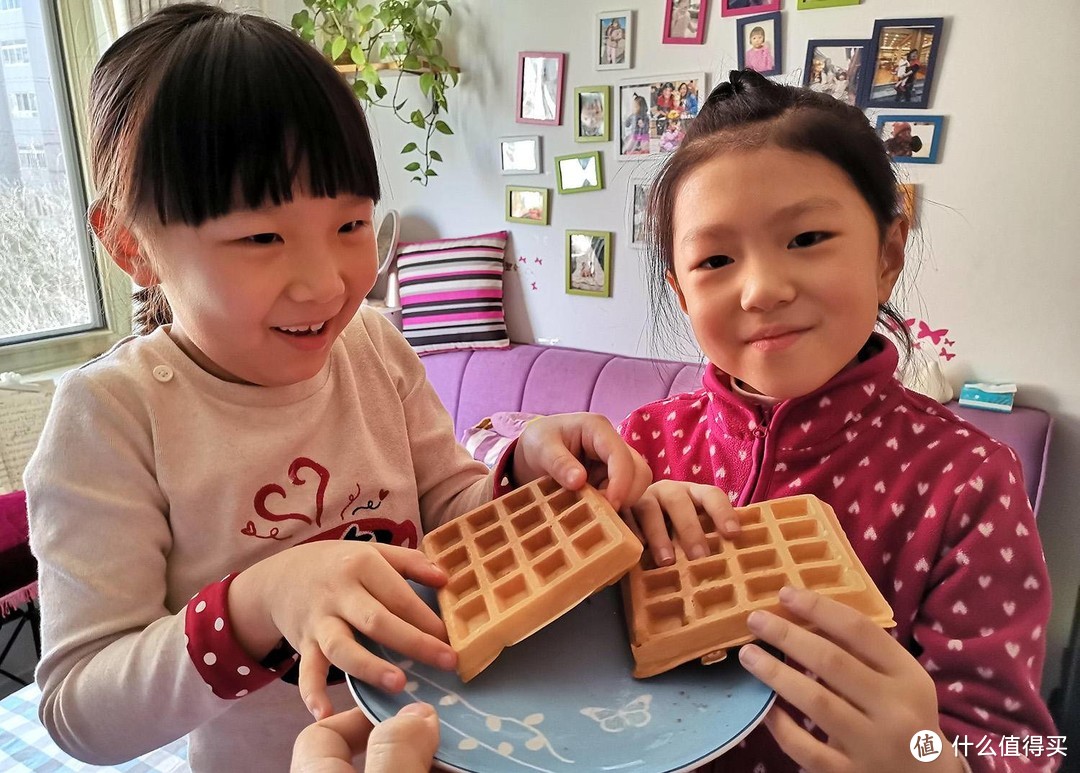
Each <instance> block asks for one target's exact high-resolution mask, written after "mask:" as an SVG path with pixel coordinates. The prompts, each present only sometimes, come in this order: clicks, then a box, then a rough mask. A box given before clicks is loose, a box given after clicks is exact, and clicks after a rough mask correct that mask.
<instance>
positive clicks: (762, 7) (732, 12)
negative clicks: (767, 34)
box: [720, 0, 781, 16]
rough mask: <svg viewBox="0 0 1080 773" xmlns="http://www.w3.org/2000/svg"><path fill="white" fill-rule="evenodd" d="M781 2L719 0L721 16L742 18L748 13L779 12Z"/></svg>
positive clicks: (769, 0)
mask: <svg viewBox="0 0 1080 773" xmlns="http://www.w3.org/2000/svg"><path fill="white" fill-rule="evenodd" d="M780 2H781V0H720V15H721V16H744V15H746V14H750V13H767V12H769V11H779V10H780Z"/></svg>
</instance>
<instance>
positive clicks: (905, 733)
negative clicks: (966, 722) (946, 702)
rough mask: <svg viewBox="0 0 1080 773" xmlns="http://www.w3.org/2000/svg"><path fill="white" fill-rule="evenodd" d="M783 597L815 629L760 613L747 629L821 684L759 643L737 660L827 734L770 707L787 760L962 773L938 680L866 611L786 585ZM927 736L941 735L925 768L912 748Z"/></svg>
mask: <svg viewBox="0 0 1080 773" xmlns="http://www.w3.org/2000/svg"><path fill="white" fill-rule="evenodd" d="M780 600H781V602H782V603H783V605H784V608H785V609H786V610H787V611H788V612H790V613H792V614H793V615H794V616H795V617H797V618H801V619H802V620H805V621H806V622H807V623H809V624H810V625H812V626H813V627H814V628H815V629H816V630H817V633H814V632H811V631H808V630H806V629H804V628H800V627H799V626H798V625H794V624H793V623H791V622H789V621H787V620H784V619H783V618H781V617H779V616H777V615H773V614H770V613H768V612H763V611H758V612H754V613H752V614H751V615H750V618H749V620H748V621H747V625H748V626H749V628H750V630H751V631H752V632H753V633H754V634H755V635H756V636H758V637H759V638H760V639H762V640H763V641H765V642H767V643H769V644H771V645H773V646H775V647H777V648H779V649H780V650H781V651H783V652H784V653H785V654H786V655H788V656H789V657H790V658H791V659H793V660H796V661H798V663H800V664H802V665H803V666H804V667H805V668H806V669H807V670H808V671H810V672H811V673H813V674H814V675H815V676H816V677H817V679H816V680H815V679H813V678H811V677H809V676H807V675H806V674H805V673H804V672H803V671H801V670H798V669H795V668H792V667H791V666H789V665H787V664H785V663H783V662H781V661H780V660H778V659H777V658H774V657H773V656H772V655H770V654H768V653H767V652H765V650H763V649H762V648H761V647H758V646H756V645H753V644H747V645H745V646H743V647H742V649H740V650H739V660H740V661H741V662H742V664H743V665H744V666H745V667H746V668H747V670H749V671H750V672H751V673H752V674H754V676H756V677H757V678H758V679H760V680H761V681H763V682H764V683H765V684H767V685H769V686H770V687H772V688H773V689H774V690H776V693H777V695H778V696H780V697H781V698H783V699H785V700H786V701H787V702H788V703H790V704H791V705H792V706H794V707H795V708H796V709H798V710H799V711H801V712H803V713H804V714H805V715H806V717H807V718H808V719H810V720H811V721H812V722H814V723H815V724H816V725H817V726H818V727H820V728H821V729H822V730H823V731H824V732H825V733H826V735H828V738H829V740H828V742H827V743H826V742H822V741H820V740H818V739H817V738H815V737H814V736H813V735H812V734H811V733H810V732H808V731H807V730H805V729H804V728H803V726H802V725H800V724H798V723H797V722H796V721H795V720H793V719H792V718H791V716H790V715H789V714H788V713H787V712H786V711H784V710H783V709H781V708H779V707H778V706H777V707H774V708H773V709H772V710H771V711H770V712H769V713H768V714H767V715H766V717H765V725H766V727H768V728H769V732H771V733H772V735H773V737H774V738H775V739H776V742H777V743H778V744H779V745H780V748H781V749H783V751H784V753H785V754H787V755H788V756H790V757H791V758H792V759H793V760H794V761H795V762H796V763H797V764H798V765H799V766H800V767H801V768H803V769H805V770H807V771H810V773H816V771H828V772H829V773H856V771H868V770H888V771H892V772H894V773H903V772H904V771H913V772H914V771H919V772H920V773H927V771H955V772H956V773H959V772H960V771H962V770H964V769H965V768H964V764H963V762H962V761H961V760H960V759H959V758H957V757H955V756H954V755H953V752H952V749H951V748H950V746H949V742H948V741H947V740H945V738H944V733H943V732H942V731H941V728H940V727H939V725H938V703H937V694H936V692H935V689H934V682H933V680H932V679H931V677H930V675H929V674H927V673H926V671H925V670H924V669H923V667H922V666H921V665H920V664H919V663H918V661H916V660H915V658H913V657H912V656H911V655H910V654H909V653H908V652H907V650H905V649H904V648H903V647H902V646H900V644H898V643H897V642H896V640H895V639H893V638H892V636H890V635H889V634H888V633H887V632H886V631H884V630H883V629H882V628H881V627H879V626H878V625H877V624H875V623H874V622H873V621H871V620H870V619H869V618H867V617H866V616H865V615H863V614H862V613H861V612H859V611H857V610H855V609H852V608H851V607H849V606H846V605H844V604H840V603H838V602H836V601H834V600H833V599H830V598H828V597H825V596H822V595H820V594H818V593H814V592H813V591H809V590H804V589H797V588H791V587H787V588H784V589H783V590H782V591H781V592H780ZM927 730H932V731H933V732H935V733H936V734H937V736H938V739H939V740H938V742H937V744H936V748H937V750H938V751H940V752H941V754H940V756H939V757H938V758H937V759H936V760H935V761H933V762H929V763H928V762H925V761H923V760H921V759H919V758H917V757H916V756H915V754H914V753H913V751H912V750H913V746H912V739H913V738H914V737H915V736H916V734H921V733H922V732H924V731H927ZM942 746H944V748H941V747H942Z"/></svg>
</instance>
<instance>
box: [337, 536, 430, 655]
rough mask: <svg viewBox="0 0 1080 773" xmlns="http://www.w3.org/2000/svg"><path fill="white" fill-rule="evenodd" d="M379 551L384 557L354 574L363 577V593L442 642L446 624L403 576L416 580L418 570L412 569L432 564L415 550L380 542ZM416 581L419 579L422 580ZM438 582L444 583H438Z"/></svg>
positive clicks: (361, 583)
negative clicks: (358, 573)
mask: <svg viewBox="0 0 1080 773" xmlns="http://www.w3.org/2000/svg"><path fill="white" fill-rule="evenodd" d="M379 551H380V553H381V554H382V555H383V556H384V557H385V558H386V559H387V560H386V561H383V562H378V561H372V563H371V565H370V566H369V567H367V568H366V570H365V573H364V574H360V575H358V576H359V577H363V578H365V579H364V580H363V581H362V582H360V585H361V586H362V587H363V589H364V592H365V593H367V594H372V595H373V596H375V597H377V598H378V600H379V602H380V603H381V604H383V605H385V606H386V608H387V609H389V610H390V612H391V613H392V614H394V615H396V616H397V617H400V618H401V619H403V620H405V621H407V622H409V623H411V624H412V625H414V626H416V627H417V628H418V629H420V630H421V631H423V632H424V633H427V634H429V635H431V636H433V637H435V638H437V639H441V640H443V641H446V638H447V637H446V626H445V625H444V624H443V621H442V618H441V617H439V615H438V613H437V612H435V610H433V609H432V608H431V607H429V606H428V605H427V604H425V603H424V600H423V599H421V598H420V597H419V596H418V595H416V591H414V590H413V589H412V587H411V586H410V585H409V583H407V582H406V581H405V579H404V578H405V577H409V578H410V579H414V580H417V579H418V578H417V575H418V574H419V573H421V572H417V571H416V568H417V567H420V568H422V566H423V565H427V566H434V564H432V563H431V562H430V561H428V559H427V557H426V556H424V554H423V553H421V552H420V551H419V550H410V549H408V548H398V547H393V546H387V545H380V546H379ZM436 568H437V567H436ZM438 571H439V574H440V576H442V577H445V576H446V575H445V573H444V572H443V571H442V570H441V569H438ZM403 575H404V576H403ZM418 581H420V582H422V580H418ZM442 584H445V582H443V583H440V585H442Z"/></svg>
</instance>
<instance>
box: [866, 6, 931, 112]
mask: <svg viewBox="0 0 1080 773" xmlns="http://www.w3.org/2000/svg"><path fill="white" fill-rule="evenodd" d="M944 26H945V20H944V18H943V17H940V16H938V17H933V18H925V19H878V20H877V21H875V22H874V34H873V36H872V37H871V38H870V48H869V50H868V53H867V57H866V62H867V64H868V65H869V69H870V70H871V71H872V72H873V77H868V78H867V79H866V84H865V85H864V87H863V88H864V96H863V99H862V105H863V106H864V107H866V108H902V109H905V110H911V109H916V110H920V109H925V108H927V107H928V106H929V105H930V93H931V88H932V86H933V84H934V78H935V77H936V75H937V59H938V49H939V48H940V47H941V36H942V32H943V30H944Z"/></svg>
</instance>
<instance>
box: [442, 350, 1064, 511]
mask: <svg viewBox="0 0 1080 773" xmlns="http://www.w3.org/2000/svg"><path fill="white" fill-rule="evenodd" d="M423 362H424V365H425V367H426V368H427V374H428V379H429V380H430V381H431V383H432V385H433V386H434V387H435V391H436V392H438V394H439V397H440V398H441V399H442V401H443V404H444V405H445V406H446V408H447V410H448V411H449V412H450V415H451V416H452V417H453V419H454V428H455V431H456V432H457V434H458V437H459V438H460V437H461V433H462V431H463V430H465V429H467V428H468V427H471V426H473V425H474V424H476V423H477V422H478V421H480V420H481V419H483V418H484V417H485V416H490V415H491V414H492V413H495V412H498V411H526V412H529V413H542V414H549V413H568V412H573V411H592V412H594V413H600V414H603V415H604V416H607V417H608V418H609V419H611V422H612V423H613V424H617V423H618V422H620V421H622V419H623V418H624V417H625V416H626V415H627V414H628V413H630V411H632V410H633V409H635V408H637V407H639V406H641V405H644V404H645V403H648V402H651V401H653V400H659V399H662V398H664V397H667V396H669V395H672V394H677V393H679V392H687V391H691V390H694V389H697V388H698V387H699V386H700V384H701V373H702V368H701V366H699V365H690V364H687V363H682V362H667V361H659V360H649V359H644V358H638V357H623V356H621V355H615V354H601V353H599V352H586V351H581V350H579V349H563V348H558V347H551V346H536V345H532V344H514V345H512V346H511V347H510V348H509V349H486V350H484V349H480V350H475V351H457V352H443V353H439V354H428V355H426V356H424V358H423ZM948 407H949V408H950V409H951V410H953V411H955V412H956V413H957V414H958V415H960V416H961V417H963V418H964V419H965V420H966V421H969V422H970V423H972V424H974V425H975V426H976V427H978V428H979V429H981V430H982V431H984V432H986V433H987V434H988V435H990V436H991V437H993V438H995V439H997V440H1000V441H1001V442H1003V443H1005V444H1007V445H1009V446H1011V447H1012V448H1013V449H1014V450H1015V451H1016V453H1017V456H1018V457H1019V458H1020V464H1021V466H1022V468H1023V471H1024V482H1025V484H1026V486H1027V492H1028V497H1029V498H1030V499H1031V503H1032V507H1033V508H1034V509H1035V510H1036V512H1038V504H1039V498H1040V494H1041V492H1042V484H1043V476H1044V474H1045V466H1046V465H1045V463H1046V453H1047V449H1048V448H1049V443H1050V429H1051V419H1050V415H1049V414H1047V413H1046V412H1045V411H1041V410H1039V409H1036V408H1022V407H1017V408H1014V409H1013V411H1012V412H1011V413H992V412H990V411H983V410H977V409H970V408H962V407H960V406H958V405H956V404H955V403H950V404H949V405H948Z"/></svg>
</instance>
